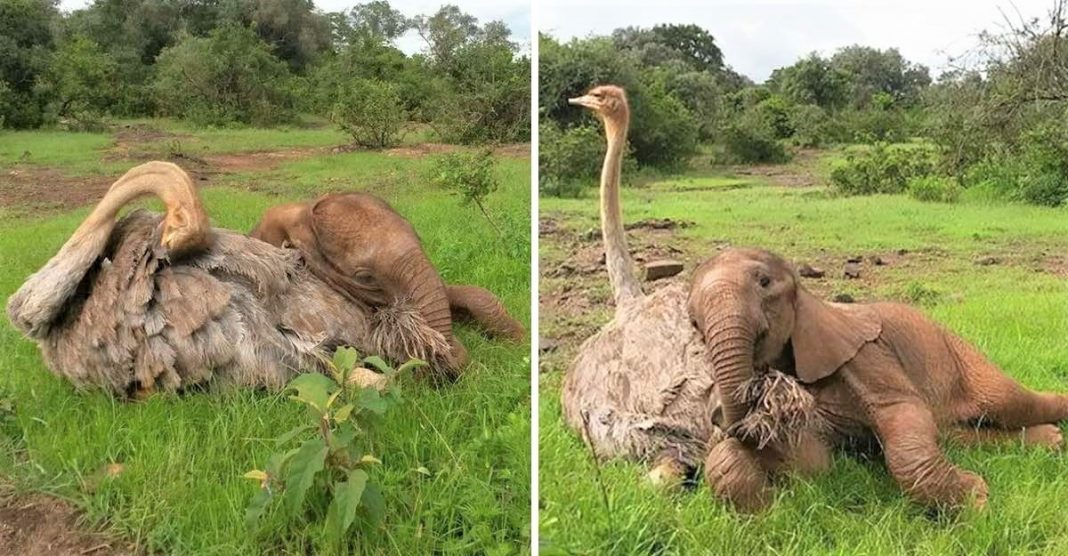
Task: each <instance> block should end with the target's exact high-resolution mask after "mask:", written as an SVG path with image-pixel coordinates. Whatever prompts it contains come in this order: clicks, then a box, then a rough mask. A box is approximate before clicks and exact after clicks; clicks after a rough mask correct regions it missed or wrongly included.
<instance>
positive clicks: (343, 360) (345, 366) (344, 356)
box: [334, 347, 360, 372]
mask: <svg viewBox="0 0 1068 556" xmlns="http://www.w3.org/2000/svg"><path fill="white" fill-rule="evenodd" d="M359 359H360V352H358V351H356V350H355V349H353V348H350V347H341V348H337V350H336V351H334V367H335V368H337V370H339V371H341V372H347V371H350V370H352V368H353V367H355V366H356V361H359Z"/></svg>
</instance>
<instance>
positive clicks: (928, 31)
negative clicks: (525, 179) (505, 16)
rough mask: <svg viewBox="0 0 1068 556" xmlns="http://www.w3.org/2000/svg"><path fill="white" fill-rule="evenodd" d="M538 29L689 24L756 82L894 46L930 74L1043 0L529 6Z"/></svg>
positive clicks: (1036, 11) (552, 0)
mask: <svg viewBox="0 0 1068 556" xmlns="http://www.w3.org/2000/svg"><path fill="white" fill-rule="evenodd" d="M535 1H536V2H537V3H538V8H537V13H538V28H539V29H541V30H542V31H543V32H548V33H550V34H551V35H553V36H554V37H556V38H558V39H569V38H572V37H585V36H588V35H591V34H592V35H603V34H608V33H610V32H611V31H612V30H613V29H616V28H618V27H626V26H640V27H651V26H653V25H656V24H658V23H683V24H685V23H694V24H697V25H700V26H701V27H703V28H705V29H707V30H708V31H709V32H710V33H712V35H713V36H714V37H715V38H716V42H717V43H718V44H719V47H720V49H722V50H723V54H724V57H725V58H726V61H727V63H728V64H730V65H731V66H733V67H734V69H736V70H738V71H739V72H741V73H743V74H745V75H747V76H749V77H750V78H752V79H754V80H756V81H763V80H764V79H765V78H767V76H768V75H769V74H770V73H771V70H773V69H775V68H777V67H780V66H784V65H788V64H791V63H793V62H794V61H795V60H797V59H798V58H800V57H802V56H804V55H806V54H808V53H809V52H812V51H818V52H820V53H822V54H831V53H833V52H834V50H835V49H837V48H840V47H843V46H849V45H852V44H861V45H866V46H874V47H879V48H888V47H897V48H898V49H899V50H900V51H901V53H902V55H904V56H905V57H906V58H907V59H909V60H911V61H913V62H919V63H921V64H924V65H926V66H928V67H930V68H931V73H932V76H937V75H938V74H939V73H940V71H941V70H942V69H943V68H944V67H945V63H946V59H947V57H948V56H950V55H959V54H961V53H963V52H964V51H966V50H967V49H968V48H969V47H971V46H972V45H974V44H975V39H976V35H977V34H978V33H979V31H981V30H983V29H993V28H995V27H997V26H998V25H1000V24H1001V22H1002V19H1001V12H999V7H1000V8H1001V9H1003V10H1005V11H1006V12H1007V13H1009V14H1015V10H1017V9H1018V10H1019V11H1020V12H1021V13H1023V14H1024V15H1025V16H1027V17H1037V16H1043V15H1045V13H1046V10H1047V9H1048V8H1049V6H1050V4H1051V3H1050V2H1049V1H1047V0H1015V1H1014V2H1012V3H1011V4H1010V3H1009V2H1008V1H993V0H897V1H887V0H876V1H851V0H807V1H801V0H777V1H776V0H756V1H751V2H745V1H741V0H734V1H723V0H712V1H699V2H693V1H683V0H660V1H657V2H650V1H648V0H612V1H607V0H592V1H586V0H535ZM1014 6H1015V8H1014Z"/></svg>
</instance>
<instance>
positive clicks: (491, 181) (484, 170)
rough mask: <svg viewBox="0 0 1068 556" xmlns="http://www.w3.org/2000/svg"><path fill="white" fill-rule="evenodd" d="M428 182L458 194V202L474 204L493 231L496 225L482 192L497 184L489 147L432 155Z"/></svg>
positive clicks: (485, 194) (485, 192) (484, 193)
mask: <svg viewBox="0 0 1068 556" xmlns="http://www.w3.org/2000/svg"><path fill="white" fill-rule="evenodd" d="M429 177H430V183H431V184H433V185H435V186H437V187H440V188H442V189H445V190H448V191H450V192H452V193H454V194H456V195H459V196H460V203H461V204H464V205H467V204H472V203H473V204H475V205H476V206H477V207H478V210H480V211H482V215H483V216H485V217H486V220H488V221H489V223H490V225H492V226H493V228H494V229H495V230H497V233H498V234H499V233H500V231H501V230H500V228H498V227H497V224H496V222H494V221H493V218H491V217H490V215H489V211H487V210H486V204H485V201H486V196H487V195H489V194H490V193H493V192H494V191H496V190H497V188H498V187H500V185H501V183H500V180H499V179H498V178H497V160H496V159H494V158H493V151H491V150H488V149H484V150H481V151H475V152H464V151H458V152H454V153H449V154H445V155H441V156H438V157H435V158H434V160H433V161H432V162H431V163H430V175H429Z"/></svg>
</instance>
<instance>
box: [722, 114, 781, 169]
mask: <svg viewBox="0 0 1068 556" xmlns="http://www.w3.org/2000/svg"><path fill="white" fill-rule="evenodd" d="M721 136H722V139H721V142H722V143H723V146H724V148H725V150H726V152H727V157H728V158H729V159H730V161H732V162H738V163H743V164H747V163H754V162H786V161H787V160H789V159H790V156H789V154H788V153H787V152H786V148H785V147H784V146H783V144H782V143H781V142H780V141H779V140H778V139H777V138H776V132H775V129H774V127H773V125H772V123H771V122H769V121H768V120H767V119H766V118H764V117H762V115H761V114H759V113H756V112H753V111H746V112H745V113H743V114H742V115H741V116H740V117H739V118H736V119H735V120H734V121H732V122H731V123H729V124H728V125H727V126H726V127H725V128H724V129H723V131H722V132H721Z"/></svg>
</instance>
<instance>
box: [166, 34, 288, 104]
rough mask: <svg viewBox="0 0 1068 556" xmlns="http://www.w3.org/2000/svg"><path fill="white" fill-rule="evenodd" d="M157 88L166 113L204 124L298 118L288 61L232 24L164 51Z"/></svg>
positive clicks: (256, 37)
mask: <svg viewBox="0 0 1068 556" xmlns="http://www.w3.org/2000/svg"><path fill="white" fill-rule="evenodd" d="M156 69H157V74H156V79H155V82H154V83H153V87H152V88H153V90H154V91H155V95H156V98H157V100H158V102H159V105H160V109H161V110H162V111H163V113H164V114H166V115H170V116H174V117H177V118H188V119H190V120H192V121H194V122H196V123H199V124H206V125H225V124H229V123H234V122H237V123H244V124H252V125H272V124H278V123H283V122H287V121H290V120H291V119H292V117H293V111H292V107H293V103H294V95H293V92H292V90H291V88H290V79H289V78H290V74H289V68H288V67H287V66H286V63H285V62H283V61H281V60H279V59H278V58H275V57H274V56H273V55H272V54H271V52H270V48H269V47H268V46H267V44H265V43H264V42H263V41H261V40H260V38H259V37H258V36H257V35H256V33H255V32H254V31H252V30H251V29H246V28H244V27H240V26H237V25H226V26H223V27H219V28H217V29H215V30H213V31H212V32H211V34H210V35H208V37H206V38H196V37H191V36H186V37H185V38H184V39H183V40H181V41H180V42H179V43H178V44H177V45H175V46H173V47H171V48H167V49H165V50H163V52H162V53H160V55H159V59H158V61H157V63H156Z"/></svg>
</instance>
